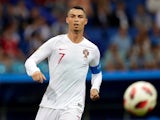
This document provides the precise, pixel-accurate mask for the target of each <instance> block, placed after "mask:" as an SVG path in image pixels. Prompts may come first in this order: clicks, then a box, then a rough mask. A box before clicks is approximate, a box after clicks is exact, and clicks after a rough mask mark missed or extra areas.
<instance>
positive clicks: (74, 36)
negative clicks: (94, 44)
mask: <svg viewBox="0 0 160 120" xmlns="http://www.w3.org/2000/svg"><path fill="white" fill-rule="evenodd" d="M68 37H69V39H70V40H71V41H72V42H73V43H80V42H81V41H82V40H83V34H82V33H78V34H76V33H72V32H69V33H68Z"/></svg>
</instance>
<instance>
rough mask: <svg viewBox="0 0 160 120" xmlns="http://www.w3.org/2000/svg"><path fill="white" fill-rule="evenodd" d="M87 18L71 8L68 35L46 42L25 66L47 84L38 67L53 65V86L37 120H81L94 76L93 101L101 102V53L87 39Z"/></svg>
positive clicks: (82, 11)
mask: <svg viewBox="0 0 160 120" xmlns="http://www.w3.org/2000/svg"><path fill="white" fill-rule="evenodd" d="M87 22H88V21H87V15H86V12H85V10H84V9H83V8H82V7H81V6H75V7H73V8H71V9H70V10H69V11H68V13H67V17H66V23H67V24H68V33H67V34H62V35H58V36H55V37H53V38H51V39H49V40H48V41H46V42H45V43H44V44H43V45H42V46H40V48H39V49H38V50H36V51H35V52H34V53H33V54H32V55H31V56H30V57H29V58H28V59H27V60H26V62H25V67H26V71H27V73H28V75H29V76H31V77H32V78H33V80H34V81H37V82H40V83H43V81H44V80H46V78H45V76H44V75H43V73H42V72H41V71H40V69H39V68H38V67H37V64H38V63H40V62H41V61H42V60H44V59H45V58H48V64H49V75H50V80H49V85H48V87H47V89H46V92H45V93H44V96H43V98H42V101H41V103H40V107H39V110H38V113H37V115H36V120H80V119H81V117H82V114H83V111H84V106H85V94H86V93H85V90H86V86H85V81H86V76H87V73H88V69H89V68H90V70H91V72H92V77H91V85H92V86H91V89H90V98H91V99H92V100H97V99H99V97H100V96H99V89H100V86H101V83H102V72H101V69H100V52H99V49H98V47H97V46H96V45H94V44H93V43H91V42H90V41H89V40H87V39H86V38H85V37H84V36H83V33H84V27H85V25H86V24H87Z"/></svg>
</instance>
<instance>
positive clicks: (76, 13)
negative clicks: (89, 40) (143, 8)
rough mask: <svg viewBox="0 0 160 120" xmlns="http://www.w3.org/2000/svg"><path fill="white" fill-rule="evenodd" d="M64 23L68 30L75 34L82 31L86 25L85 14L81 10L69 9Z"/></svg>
mask: <svg viewBox="0 0 160 120" xmlns="http://www.w3.org/2000/svg"><path fill="white" fill-rule="evenodd" d="M66 22H67V23H68V25H69V30H71V31H76V32H78V31H82V30H83V29H84V26H85V25H86V24H87V18H86V14H85V13H84V12H83V11H82V10H79V9H71V10H70V11H69V12H68V16H67V18H66Z"/></svg>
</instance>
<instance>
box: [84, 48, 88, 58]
mask: <svg viewBox="0 0 160 120" xmlns="http://www.w3.org/2000/svg"><path fill="white" fill-rule="evenodd" d="M83 54H84V57H85V58H87V57H88V55H89V51H88V50H87V49H84V50H83Z"/></svg>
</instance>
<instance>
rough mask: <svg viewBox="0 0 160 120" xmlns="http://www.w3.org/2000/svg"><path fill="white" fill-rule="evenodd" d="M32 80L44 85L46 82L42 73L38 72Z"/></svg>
mask: <svg viewBox="0 0 160 120" xmlns="http://www.w3.org/2000/svg"><path fill="white" fill-rule="evenodd" d="M32 79H33V80H34V81H36V82H39V83H43V81H44V80H46V77H45V76H44V75H43V74H42V72H40V71H36V72H34V73H33V75H32Z"/></svg>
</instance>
